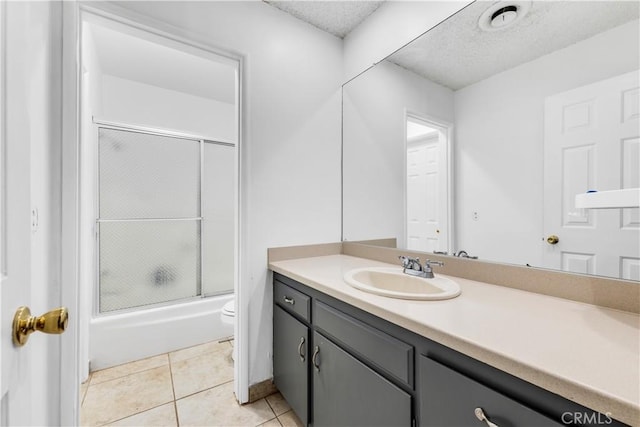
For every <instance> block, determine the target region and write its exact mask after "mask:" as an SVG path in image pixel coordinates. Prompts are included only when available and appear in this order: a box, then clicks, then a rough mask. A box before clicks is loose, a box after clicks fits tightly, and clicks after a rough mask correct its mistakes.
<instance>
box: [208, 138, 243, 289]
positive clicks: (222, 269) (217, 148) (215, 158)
mask: <svg viewBox="0 0 640 427" xmlns="http://www.w3.org/2000/svg"><path fill="white" fill-rule="evenodd" d="M236 163H237V162H236V149H235V147H231V146H226V145H218V144H212V143H205V144H204V167H203V180H202V216H203V221H202V222H203V223H202V256H203V269H202V292H203V294H204V295H213V294H218V293H222V292H231V291H233V275H234V271H235V265H234V259H235V258H234V253H235V247H236V244H235V218H236V212H235V206H236V203H235V185H236V183H235V177H236Z"/></svg>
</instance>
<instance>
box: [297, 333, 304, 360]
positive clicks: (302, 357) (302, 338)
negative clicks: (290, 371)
mask: <svg viewBox="0 0 640 427" xmlns="http://www.w3.org/2000/svg"><path fill="white" fill-rule="evenodd" d="M303 345H304V337H300V344H298V354H299V355H300V361H301V362H304V353H303V352H302V346H303Z"/></svg>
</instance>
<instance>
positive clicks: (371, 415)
mask: <svg viewBox="0 0 640 427" xmlns="http://www.w3.org/2000/svg"><path fill="white" fill-rule="evenodd" d="M313 345H314V348H313V352H312V354H314V355H315V357H313V358H312V361H311V363H312V367H311V369H312V371H313V374H312V377H313V425H314V426H315V427H321V426H349V427H355V426H367V427H373V426H386V427H391V426H410V425H411V419H412V417H411V396H410V395H409V394H408V393H405V392H404V391H403V390H401V389H400V388H398V387H396V386H395V385H393V384H392V383H390V382H389V381H388V380H386V379H385V378H383V377H381V376H380V375H379V374H377V373H376V372H374V371H373V370H371V369H370V368H369V367H367V366H365V365H364V364H362V363H361V362H360V361H358V360H357V359H356V358H354V357H353V356H351V355H350V354H348V353H347V352H345V351H344V350H342V349H341V348H340V347H338V346H337V345H335V344H334V343H332V342H331V341H329V339H327V338H326V337H324V336H323V335H321V334H319V333H317V332H314V334H313Z"/></svg>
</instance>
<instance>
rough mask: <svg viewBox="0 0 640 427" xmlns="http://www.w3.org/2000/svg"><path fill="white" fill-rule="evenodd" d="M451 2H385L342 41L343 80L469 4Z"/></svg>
mask: <svg viewBox="0 0 640 427" xmlns="http://www.w3.org/2000/svg"><path fill="white" fill-rule="evenodd" d="M469 3H471V2H469V1H468V0H454V1H451V0H450V1H387V2H385V3H383V4H382V6H380V7H379V8H378V9H377V10H376V11H375V12H374V13H372V14H371V15H369V17H368V18H367V19H366V20H365V21H363V22H362V23H361V24H360V25H359V26H358V27H356V28H355V29H354V30H353V31H352V32H351V33H349V34H348V35H347V36H346V37H345V38H344V75H345V81H348V80H349V79H351V78H353V77H355V76H356V75H358V74H359V73H361V72H362V71H364V70H366V69H367V68H369V67H370V66H371V65H373V64H375V63H377V62H379V61H381V60H382V59H384V58H386V57H387V56H389V55H390V54H392V53H393V52H394V51H396V50H397V49H399V48H400V47H402V46H404V45H405V44H407V43H409V42H410V41H411V40H413V39H415V38H416V37H418V36H419V35H420V34H422V33H424V32H425V31H427V30H428V29H430V28H433V27H435V26H436V25H437V24H438V23H440V22H441V21H443V20H445V19H447V18H448V17H449V16H451V15H453V14H454V13H456V12H457V11H458V10H460V9H462V8H463V7H465V6H466V5H467V4H469Z"/></svg>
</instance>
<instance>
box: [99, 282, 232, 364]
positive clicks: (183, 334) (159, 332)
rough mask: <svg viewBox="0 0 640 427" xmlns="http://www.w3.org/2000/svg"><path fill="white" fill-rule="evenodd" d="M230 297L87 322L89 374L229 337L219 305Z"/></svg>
mask: <svg viewBox="0 0 640 427" xmlns="http://www.w3.org/2000/svg"><path fill="white" fill-rule="evenodd" d="M231 299H233V294H226V295H220V296H215V297H210V298H202V299H200V300H197V301H189V302H185V303H178V304H173V305H167V306H161V307H155V308H150V309H144V310H139V311H132V312H127V313H122V314H112V315H106V316H101V317H97V318H94V319H92V320H91V322H90V326H89V359H90V364H91V371H97V370H99V369H104V368H108V367H111V366H115V365H120V364H122V363H126V362H131V361H134V360H138V359H144V358H145V357H150V356H155V355H158V354H162V353H168V352H170V351H174V350H178V349H181V348H185V347H190V346H193V345H197V344H202V343H205V342H207V341H213V340H217V339H221V338H226V337H230V336H232V335H233V325H228V324H225V323H223V322H222V320H221V318H220V315H221V312H222V306H223V305H224V304H225V303H226V302H227V301H230V300H231Z"/></svg>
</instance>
